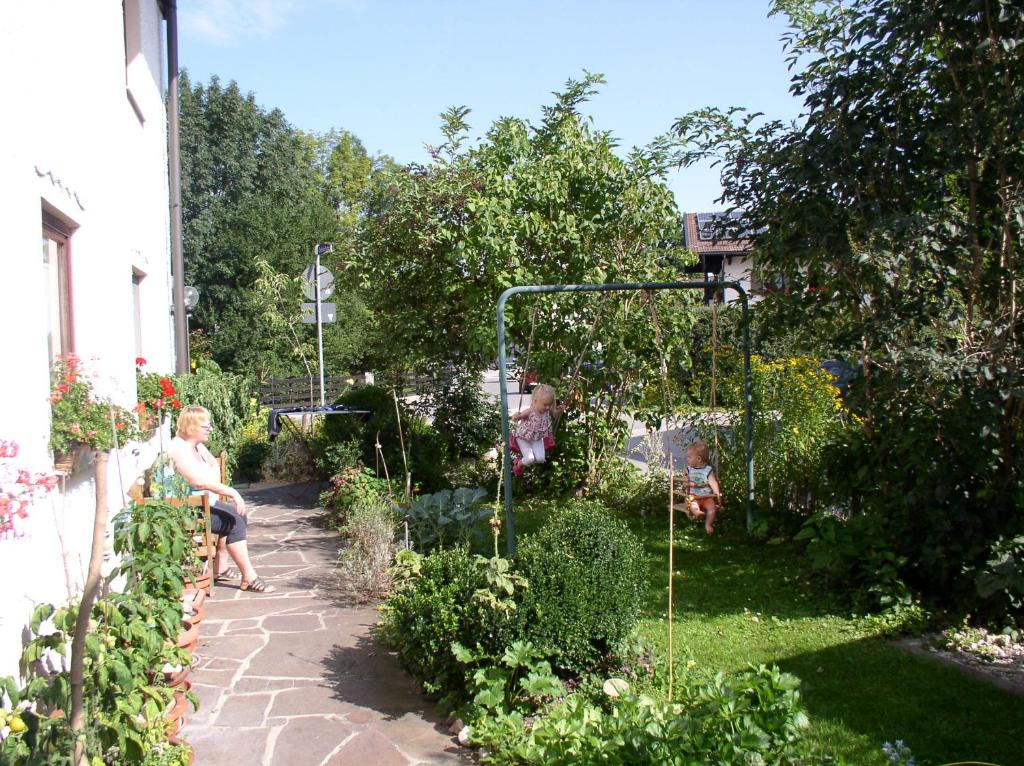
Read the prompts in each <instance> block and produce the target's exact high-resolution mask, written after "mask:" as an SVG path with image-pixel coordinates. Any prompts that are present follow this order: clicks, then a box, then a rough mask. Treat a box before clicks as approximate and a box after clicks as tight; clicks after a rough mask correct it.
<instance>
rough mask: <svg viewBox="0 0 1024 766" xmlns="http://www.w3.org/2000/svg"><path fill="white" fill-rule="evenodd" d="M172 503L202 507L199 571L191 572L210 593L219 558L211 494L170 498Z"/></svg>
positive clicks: (199, 536)
mask: <svg viewBox="0 0 1024 766" xmlns="http://www.w3.org/2000/svg"><path fill="white" fill-rule="evenodd" d="M167 502H169V503H171V505H177V506H188V507H189V508H201V509H202V513H203V515H202V519H201V521H200V523H199V527H198V529H196V535H195V541H196V558H197V559H199V562H200V563H199V569H198V571H197V572H190V573H189V574H191V575H193V576H194V577H195V580H196V584H197V585H198V586H199V587H201V588H202V589H203V590H205V591H206V594H207V595H209V594H210V590H211V589H212V588H213V575H214V562H215V561H216V558H217V542H218V541H217V536H216V535H214V534H213V532H212V530H211V524H210V496H209V495H207V494H206V493H205V492H203V493H201V494H198V495H189V496H188V497H186V498H183V499H180V500H179V499H177V498H175V499H168V500H167Z"/></svg>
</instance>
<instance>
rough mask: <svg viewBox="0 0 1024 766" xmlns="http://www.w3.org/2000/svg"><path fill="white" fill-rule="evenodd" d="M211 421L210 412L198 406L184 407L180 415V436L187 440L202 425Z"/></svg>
mask: <svg viewBox="0 0 1024 766" xmlns="http://www.w3.org/2000/svg"><path fill="white" fill-rule="evenodd" d="M209 420H210V411H209V410H207V409H206V407H203V406H201V405H198V404H190V405H188V406H187V407H183V408H182V410H181V412H180V413H179V414H178V436H180V437H181V438H183V439H187V438H188V437H190V436H192V434H194V433H195V432H196V431H198V430H199V426H200V425H201V424H202V423H206V422H208V421H209Z"/></svg>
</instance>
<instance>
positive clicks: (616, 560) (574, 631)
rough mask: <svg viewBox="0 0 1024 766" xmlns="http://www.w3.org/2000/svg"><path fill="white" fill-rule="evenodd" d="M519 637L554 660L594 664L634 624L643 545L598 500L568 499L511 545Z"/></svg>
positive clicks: (579, 667) (571, 665)
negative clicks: (519, 592) (523, 585)
mask: <svg viewBox="0 0 1024 766" xmlns="http://www.w3.org/2000/svg"><path fill="white" fill-rule="evenodd" d="M516 566H517V569H518V570H519V572H520V574H522V575H524V576H525V577H526V579H527V581H528V582H529V587H528V588H527V589H526V590H525V591H524V593H523V601H522V606H521V609H522V612H523V619H524V622H525V625H526V628H525V630H526V638H528V639H529V640H531V641H533V642H534V643H535V644H537V645H539V646H542V647H545V648H546V649H548V650H549V651H551V652H552V654H553V655H554V657H555V662H556V664H557V665H558V666H559V667H562V668H565V669H568V670H572V671H575V672H584V671H586V670H589V669H591V668H594V667H596V666H599V665H601V663H602V662H603V661H605V660H606V659H608V658H609V655H611V654H613V653H614V652H615V651H616V649H617V648H618V646H619V645H620V644H621V643H622V641H623V640H624V639H626V638H627V637H628V636H629V634H630V632H631V631H632V630H633V628H634V626H635V625H636V622H637V619H638V618H639V616H640V597H641V593H642V592H643V587H644V580H645V578H646V567H645V563H644V558H643V547H642V546H641V544H640V541H639V540H638V539H637V538H636V536H635V535H634V534H633V533H632V532H630V530H629V529H628V528H627V527H626V525H625V524H624V523H623V522H622V521H621V520H619V519H616V518H614V517H613V516H612V515H611V513H610V511H609V510H608V509H607V508H605V507H604V506H602V505H600V504H599V503H594V502H586V501H574V502H572V503H571V504H570V505H568V506H565V507H563V508H561V509H560V510H559V511H557V512H556V513H555V514H554V515H553V516H552V517H551V518H550V519H549V520H548V522H547V523H546V524H545V525H544V526H543V527H541V529H540V530H539V531H538V532H537V533H536V534H534V535H531V536H529V537H525V538H524V539H523V542H522V544H521V545H520V547H519V554H518V556H517V557H516Z"/></svg>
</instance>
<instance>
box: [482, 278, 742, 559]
mask: <svg viewBox="0 0 1024 766" xmlns="http://www.w3.org/2000/svg"><path fill="white" fill-rule="evenodd" d="M725 289H731V290H735V291H736V292H737V293H738V294H739V297H740V302H741V304H742V308H743V322H742V327H743V407H744V413H743V431H744V446H745V450H746V457H747V530H748V531H749V530H750V529H751V528H752V526H753V524H754V418H753V401H754V396H753V381H752V377H751V373H750V329H749V322H748V319H749V314H750V306H749V302H748V300H747V293H746V291H745V290H744V289H743V287H742V286H741V285H740V284H739V283H738V282H718V281H715V282H709V281H707V280H705V281H703V282H620V283H611V284H600V285H587V284H584V285H520V286H518V287H510V288H508V289H507V290H505V291H504V292H503V293H502V294H501V297H499V298H498V310H497V314H498V389H499V393H498V397H499V399H500V400H501V444H502V484H503V487H504V490H505V523H506V525H507V527H508V529H507V532H506V542H507V544H508V555H509V556H514V555H515V552H516V525H515V518H514V514H513V510H512V449H511V446H510V445H509V435H510V433H511V430H510V428H509V419H508V370H507V368H506V364H505V362H506V355H505V304H506V303H507V301H508V299H509V298H511V297H512V296H513V295H520V294H523V293H599V292H601V293H603V292H630V291H636V290H648V291H655V290H704V291H708V290H710V291H711V296H712V300H714V298H715V296H716V295H717V294H718V293H719V292H721V291H723V290H725Z"/></svg>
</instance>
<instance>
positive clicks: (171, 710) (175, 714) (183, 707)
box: [164, 681, 192, 736]
mask: <svg viewBox="0 0 1024 766" xmlns="http://www.w3.org/2000/svg"><path fill="white" fill-rule="evenodd" d="M191 688H192V682H191V681H185V685H184V686H183V687H182V689H183V690H184V691H176V692H174V701H173V702H171V704H170V705H169V706H168V708H167V710H165V711H164V723H166V724H167V734H168V736H173V735H175V734H177V733H178V732H179V731H181V726H182V724H183V722H184V718H185V711H187V710H188V706H189V701H188V697H186V696H185V692H187V691H189V690H190V689H191Z"/></svg>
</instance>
